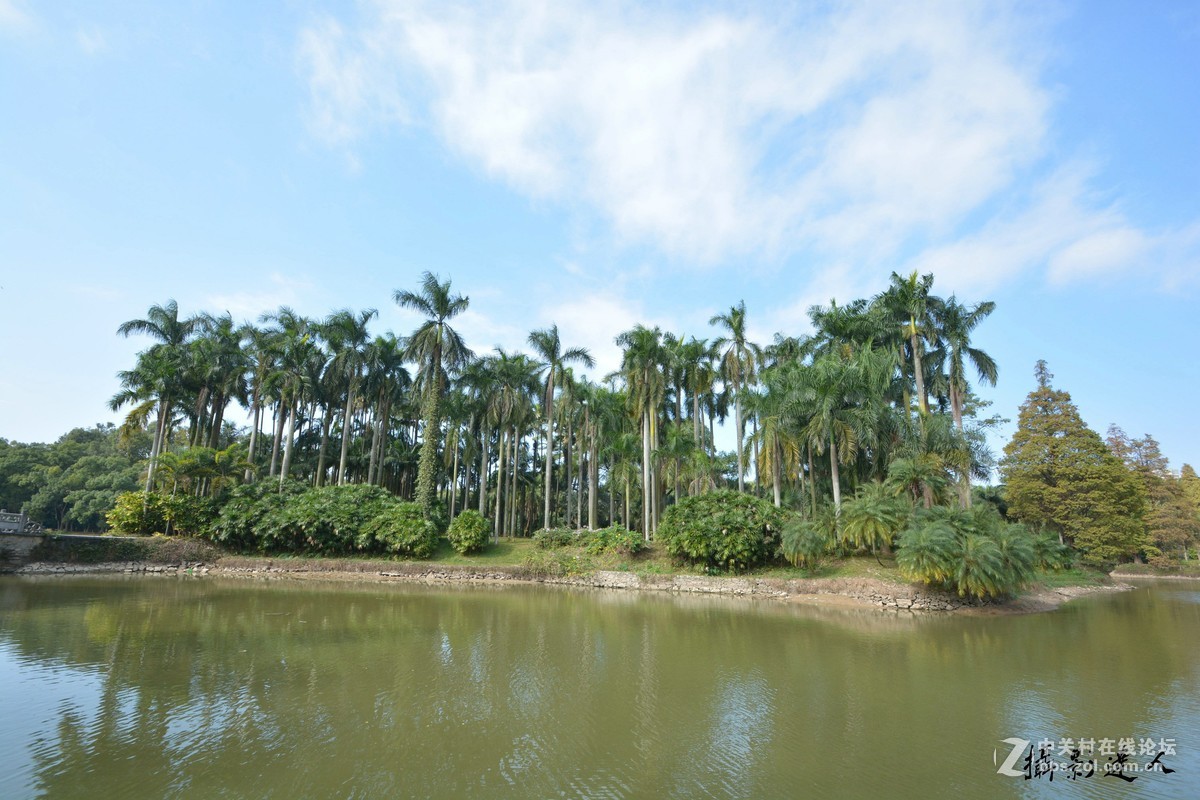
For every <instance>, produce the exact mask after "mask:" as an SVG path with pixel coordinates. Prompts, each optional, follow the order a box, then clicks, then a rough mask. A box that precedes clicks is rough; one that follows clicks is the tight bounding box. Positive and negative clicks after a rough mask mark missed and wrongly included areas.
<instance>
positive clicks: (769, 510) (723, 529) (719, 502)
mask: <svg viewBox="0 0 1200 800" xmlns="http://www.w3.org/2000/svg"><path fill="white" fill-rule="evenodd" d="M782 527H783V514H782V513H781V512H780V511H779V509H777V508H775V507H774V506H773V505H771V504H770V503H768V502H766V501H765V500H760V499H758V498H757V497H752V496H750V495H746V494H739V493H737V492H734V491H731V490H724V491H718V492H712V493H710V494H704V495H697V496H696V497H688V498H685V499H684V500H681V501H680V502H679V503H677V504H676V505H673V506H671V507H670V508H668V509H667V511H666V513H665V514H663V519H662V523H661V524H660V526H659V529H658V535H659V539H660V540H661V541H662V543H663V545H664V546H665V547H666V549H667V552H668V553H670V554H671V555H673V556H676V557H679V558H683V559H687V560H688V561H691V562H694V563H698V564H703V565H704V566H706V567H708V568H710V569H713V570H723V571H728V572H740V571H743V570H747V569H750V568H751V567H755V566H757V565H759V564H761V563H763V562H764V561H766V560H767V559H768V558H770V557H772V556H773V555H774V554H775V551H776V548H777V547H778V544H779V537H780V532H781V529H782Z"/></svg>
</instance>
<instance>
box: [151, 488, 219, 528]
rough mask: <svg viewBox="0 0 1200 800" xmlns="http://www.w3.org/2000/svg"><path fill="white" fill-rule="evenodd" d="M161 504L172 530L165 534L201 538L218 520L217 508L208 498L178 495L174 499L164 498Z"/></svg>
mask: <svg viewBox="0 0 1200 800" xmlns="http://www.w3.org/2000/svg"><path fill="white" fill-rule="evenodd" d="M161 502H162V507H163V511H164V516H165V517H166V522H167V526H168V527H169V528H170V531H164V533H172V534H175V535H176V536H200V535H203V534H204V532H205V531H207V530H208V528H209V526H210V525H211V524H212V521H213V519H215V518H216V513H217V512H216V508H215V506H214V504H213V501H212V500H211V499H209V498H207V497H193V496H192V495H190V494H177V495H175V496H173V497H171V496H168V497H163V498H162V500H161Z"/></svg>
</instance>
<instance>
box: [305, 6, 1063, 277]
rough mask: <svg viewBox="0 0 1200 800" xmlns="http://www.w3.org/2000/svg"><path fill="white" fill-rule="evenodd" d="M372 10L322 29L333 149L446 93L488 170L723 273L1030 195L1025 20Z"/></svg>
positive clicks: (571, 9) (570, 9) (1039, 99)
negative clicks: (1007, 36) (1013, 187)
mask: <svg viewBox="0 0 1200 800" xmlns="http://www.w3.org/2000/svg"><path fill="white" fill-rule="evenodd" d="M370 8H371V9H372V10H371V11H370V12H368V19H367V20H365V21H364V22H363V23H362V27H361V29H358V30H357V31H348V30H347V29H345V28H343V27H342V25H341V24H340V23H338V22H334V21H331V20H326V21H323V22H321V23H318V24H316V25H313V26H312V27H310V28H308V29H307V30H305V31H304V32H303V33H302V34H301V38H300V56H301V60H302V63H303V64H304V65H305V69H306V70H307V72H308V77H309V86H310V89H311V92H312V105H311V113H312V121H313V125H314V128H315V130H316V131H317V132H318V134H319V135H321V136H322V137H323V138H326V139H327V140H330V141H336V142H345V141H350V140H353V139H354V138H355V137H356V136H358V135H360V133H361V132H362V131H363V130H364V129H366V128H367V127H369V126H371V125H373V124H377V123H378V122H380V121H381V119H382V118H387V119H390V120H393V121H394V120H395V119H397V118H400V117H401V116H402V115H401V114H399V113H398V112H397V109H400V108H403V107H406V106H407V104H406V103H405V102H402V101H401V100H400V98H401V97H405V99H406V100H407V101H409V103H413V104H418V103H420V102H422V101H423V100H427V102H426V103H425V107H426V109H427V113H426V117H427V119H426V122H427V124H429V125H431V126H432V127H433V128H434V129H435V130H436V131H437V132H438V133H439V135H440V136H442V137H443V138H444V140H445V141H446V142H447V143H448V144H449V146H450V147H452V148H453V149H454V150H455V151H457V152H459V153H460V154H462V155H463V156H464V157H465V158H467V159H468V160H470V161H472V162H474V163H476V164H477V165H479V166H480V167H481V168H482V169H483V170H484V171H486V172H487V173H488V174H490V175H493V176H495V177H497V178H499V179H501V180H504V181H506V182H508V183H509V184H510V185H512V186H514V187H516V188H517V189H519V190H521V191H524V192H527V193H529V194H531V195H534V196H540V197H559V198H567V199H574V198H576V197H582V199H584V200H585V201H587V202H588V203H590V204H591V205H592V206H593V207H595V208H597V209H598V210H599V211H600V212H601V213H602V214H603V215H604V216H605V217H606V218H607V219H608V220H609V221H610V222H611V224H612V226H613V228H614V230H615V231H616V233H617V234H618V235H619V236H621V237H622V238H624V239H625V240H628V241H631V242H650V243H652V244H654V245H656V246H659V247H661V248H662V249H664V250H666V251H668V252H670V253H674V254H677V255H680V256H683V257H686V258H691V259H698V260H702V261H714V260H717V259H720V258H722V257H725V256H728V255H730V254H736V253H741V252H765V251H769V252H775V251H780V250H785V249H787V248H790V247H793V246H796V245H797V244H799V243H800V242H801V241H808V242H810V243H814V244H817V245H824V246H826V247H838V248H842V247H846V246H847V245H852V246H856V247H859V246H863V245H866V246H867V248H868V249H870V247H871V245H870V243H869V242H866V241H865V240H867V239H869V238H873V237H878V236H880V235H885V236H887V237H888V238H890V239H893V240H894V239H897V238H902V237H903V236H905V235H907V232H908V229H909V227H910V226H912V225H942V224H945V223H946V221H947V220H948V219H949V220H951V221H952V220H953V219H956V218H958V217H959V216H961V215H962V214H965V213H966V212H968V211H969V210H970V209H971V208H972V207H974V206H975V205H977V204H978V203H979V202H981V201H982V200H983V199H985V198H987V197H988V196H990V195H991V194H992V193H993V192H994V191H996V189H997V188H999V187H1002V186H1004V185H1005V184H1006V183H1007V182H1009V181H1010V180H1011V178H1012V171H1013V169H1014V168H1015V167H1016V166H1019V165H1020V164H1022V163H1024V162H1026V161H1028V160H1029V159H1030V158H1032V157H1034V156H1035V155H1036V154H1037V152H1038V151H1039V148H1040V141H1041V138H1042V133H1043V131H1044V127H1045V126H1044V121H1043V116H1044V111H1045V108H1046V106H1047V100H1046V98H1045V96H1044V93H1043V92H1042V91H1041V90H1040V88H1039V87H1038V86H1037V85H1036V84H1035V82H1034V81H1033V80H1032V78H1031V77H1030V76H1029V75H1028V74H1026V70H1024V69H1023V68H1022V67H1021V65H1020V62H1019V60H1018V59H1015V58H1013V57H1011V54H1010V53H1008V52H1007V51H1006V50H1005V48H1004V41H1003V39H1004V36H1003V32H1004V31H1005V30H1006V22H1005V20H1003V19H1002V18H999V17H997V16H994V15H993V16H991V17H988V18H986V19H985V18H983V17H984V16H985V15H984V14H983V13H982V12H979V11H976V10H972V9H971V8H970V7H968V6H966V5H965V4H952V5H949V6H936V7H933V6H930V7H925V8H914V7H912V6H909V5H905V6H904V7H902V8H898V9H897V10H895V11H889V10H888V9H887V7H884V6H879V5H878V4H871V5H869V6H863V7H853V6H849V7H847V8H845V9H842V8H841V7H839V10H838V11H836V12H835V13H834V14H833V15H831V16H830V17H829V18H826V19H803V20H793V21H791V23H790V24H783V25H780V24H777V21H774V20H767V19H763V18H761V17H758V16H753V15H742V16H735V15H733V14H721V13H707V14H700V13H697V14H690V15H686V16H685V15H679V16H672V15H670V14H667V13H656V12H649V11H635V10H631V9H626V8H624V7H620V6H605V7H604V10H602V11H598V10H596V9H595V7H593V6H589V5H584V4H576V3H570V2H564V3H556V4H549V5H547V4H543V3H525V2H514V3H507V4H503V5H501V6H499V7H498V8H497V7H492V6H489V7H488V13H484V11H483V10H482V9H468V8H462V7H457V8H454V9H453V10H447V9H446V8H445V6H443V5H441V4H438V5H437V6H436V7H429V8H427V7H425V6H423V5H422V4H419V3H418V4H412V3H403V4H400V3H392V2H379V3H376V4H375V5H373V6H371V7H370ZM881 15H883V16H884V17H886V18H883V19H881V18H880V17H881ZM989 31H1000V33H988V32H989ZM417 87H419V88H417ZM785 243H786V246H785Z"/></svg>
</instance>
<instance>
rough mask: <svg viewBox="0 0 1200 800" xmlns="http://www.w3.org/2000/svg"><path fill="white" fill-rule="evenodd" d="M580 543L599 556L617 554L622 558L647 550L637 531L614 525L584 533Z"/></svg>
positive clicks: (589, 551) (581, 535)
mask: <svg viewBox="0 0 1200 800" xmlns="http://www.w3.org/2000/svg"><path fill="white" fill-rule="evenodd" d="M580 541H582V542H583V543H584V548H585V549H586V550H587V552H588V553H590V554H592V555H594V556H598V555H601V554H603V553H615V554H616V555H622V556H635V555H637V554H638V553H640V552H642V551H643V550H645V549H646V542H645V540H644V539H643V538H642V535H641V534H640V533H638V532H637V531H631V530H628V529H627V528H626V527H625V526H624V525H613V526H612V527H609V528H600V529H599V530H595V531H584V532H582V533H581V534H580Z"/></svg>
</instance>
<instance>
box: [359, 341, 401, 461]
mask: <svg viewBox="0 0 1200 800" xmlns="http://www.w3.org/2000/svg"><path fill="white" fill-rule="evenodd" d="M364 363H365V374H366V382H365V385H364V387H363V392H364V394H365V396H367V397H369V398H371V399H370V404H371V410H372V415H373V416H374V422H373V424H372V425H371V444H370V456H369V457H368V459H367V461H368V464H367V483H371V484H381V483H383V480H382V476H383V472H384V461H385V458H384V454H385V453H386V445H387V440H388V435H389V433H390V432H391V419H392V407H393V405H395V404H398V403H402V402H403V399H404V397H405V396H406V395H407V392H408V389H409V386H410V385H411V384H412V379H411V378H410V377H409V375H408V371H407V370H406V369H404V346H403V344H402V343H401V341H400V340H399V339H398V338H396V336H395V335H394V334H392V333H391V332H390V331H389V332H388V333H386V334H384V335H383V336H376V337H375V340H374V341H373V342H371V343H370V344H368V345H367V346H366V349H365V358H364Z"/></svg>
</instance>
